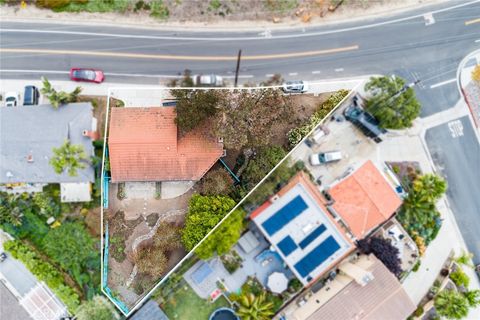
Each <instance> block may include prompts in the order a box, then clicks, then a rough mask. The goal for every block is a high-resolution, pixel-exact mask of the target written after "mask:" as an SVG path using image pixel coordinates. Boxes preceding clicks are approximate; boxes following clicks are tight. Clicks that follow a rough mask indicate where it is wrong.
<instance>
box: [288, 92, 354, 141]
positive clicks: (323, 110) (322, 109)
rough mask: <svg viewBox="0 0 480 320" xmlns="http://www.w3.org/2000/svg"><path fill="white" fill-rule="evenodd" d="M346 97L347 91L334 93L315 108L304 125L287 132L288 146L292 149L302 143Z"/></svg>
mask: <svg viewBox="0 0 480 320" xmlns="http://www.w3.org/2000/svg"><path fill="white" fill-rule="evenodd" d="M347 95H348V91H347V90H339V91H337V92H335V93H334V94H333V95H331V96H330V98H328V99H327V100H326V101H325V102H323V103H322V104H321V105H320V106H319V107H318V108H317V110H316V111H315V112H314V113H313V115H312V116H311V117H310V119H309V120H308V122H307V123H306V124H304V125H302V126H301V127H297V128H293V129H291V130H290V131H288V133H287V138H288V142H289V143H290V145H291V146H292V147H293V146H295V145H297V144H298V143H299V142H300V141H302V139H303V138H304V137H305V136H306V135H307V134H309V133H310V131H312V130H313V129H314V128H315V127H316V126H317V125H318V124H319V123H320V122H321V121H322V120H323V119H325V117H326V116H327V115H328V114H329V113H330V111H332V110H333V109H334V108H335V107H336V106H337V105H338V104H339V103H340V102H341V101H342V100H343V99H344V98H345V97H346V96H347Z"/></svg>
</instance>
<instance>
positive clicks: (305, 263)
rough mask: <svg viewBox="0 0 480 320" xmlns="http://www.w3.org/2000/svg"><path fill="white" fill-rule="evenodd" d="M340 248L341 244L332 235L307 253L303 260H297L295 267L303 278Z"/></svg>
mask: <svg viewBox="0 0 480 320" xmlns="http://www.w3.org/2000/svg"><path fill="white" fill-rule="evenodd" d="M338 249H340V245H339V244H338V242H337V241H336V240H335V239H334V238H333V237H332V236H330V237H328V238H327V239H326V240H325V241H323V242H322V243H321V244H320V245H318V247H316V248H315V249H313V250H312V251H311V252H310V253H309V254H307V255H306V256H305V257H304V258H303V259H302V260H300V261H299V262H297V263H296V264H295V269H296V270H297V272H298V273H299V274H300V275H301V276H302V277H303V278H305V277H306V276H308V274H309V273H310V272H312V271H313V270H314V269H315V268H317V267H318V266H319V265H321V264H322V263H323V262H324V261H325V260H327V259H328V258H329V257H330V256H332V254H334V253H335V252H336V251H337V250H338Z"/></svg>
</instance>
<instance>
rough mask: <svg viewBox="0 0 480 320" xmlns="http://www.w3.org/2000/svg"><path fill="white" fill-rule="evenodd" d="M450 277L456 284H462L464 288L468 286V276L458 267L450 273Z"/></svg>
mask: <svg viewBox="0 0 480 320" xmlns="http://www.w3.org/2000/svg"><path fill="white" fill-rule="evenodd" d="M450 279H452V281H453V282H454V283H455V284H456V285H457V286H463V287H464V288H468V285H469V284H470V278H469V277H468V276H467V274H466V273H465V272H463V270H462V269H460V268H458V269H457V270H455V271H454V272H452V273H450Z"/></svg>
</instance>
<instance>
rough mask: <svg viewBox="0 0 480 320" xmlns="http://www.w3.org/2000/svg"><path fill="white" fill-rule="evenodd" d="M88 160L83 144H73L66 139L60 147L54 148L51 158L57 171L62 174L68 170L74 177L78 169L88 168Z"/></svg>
mask: <svg viewBox="0 0 480 320" xmlns="http://www.w3.org/2000/svg"><path fill="white" fill-rule="evenodd" d="M86 161H87V155H86V154H85V150H84V149H83V146H82V145H81V144H78V145H77V144H71V143H70V141H69V140H66V141H65V142H64V143H63V144H62V145H61V146H60V147H59V148H53V156H52V158H51V159H50V165H51V166H52V167H53V170H55V172H56V173H58V174H61V173H63V172H64V171H65V170H67V172H68V174H69V175H70V176H72V177H74V176H76V175H77V170H78V169H84V168H86V165H85V163H84V162H86Z"/></svg>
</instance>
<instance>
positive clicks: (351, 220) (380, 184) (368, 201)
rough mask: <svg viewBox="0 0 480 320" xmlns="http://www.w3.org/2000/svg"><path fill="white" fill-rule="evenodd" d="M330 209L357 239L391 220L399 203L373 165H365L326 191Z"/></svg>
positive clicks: (395, 194)
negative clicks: (330, 202)
mask: <svg viewBox="0 0 480 320" xmlns="http://www.w3.org/2000/svg"><path fill="white" fill-rule="evenodd" d="M329 193H330V195H331V196H332V198H333V199H334V200H335V203H334V204H333V208H334V209H335V211H337V213H338V214H339V215H340V216H341V217H342V219H343V221H344V222H345V223H346V224H347V226H348V227H349V228H350V230H351V231H352V233H353V234H354V235H355V237H356V238H357V239H362V238H363V237H365V236H366V235H368V234H369V233H370V232H371V231H372V230H373V229H375V228H376V227H377V226H379V225H381V224H382V223H383V222H385V221H387V220H388V219H390V217H392V215H393V214H394V213H395V211H396V210H397V209H398V208H399V207H400V205H401V204H402V201H401V200H400V198H399V197H398V195H397V193H396V192H395V190H393V188H392V187H391V186H390V184H389V183H388V182H387V181H386V180H385V178H384V177H383V175H382V174H381V173H380V172H379V171H378V169H377V168H376V167H375V165H374V164H373V163H372V162H371V161H368V162H366V163H365V164H364V165H363V166H361V167H360V168H359V169H358V170H356V171H355V172H354V173H353V174H351V175H350V176H348V177H347V178H346V179H344V180H342V181H341V182H339V183H338V184H336V185H335V186H333V187H332V188H331V189H330V190H329Z"/></svg>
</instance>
